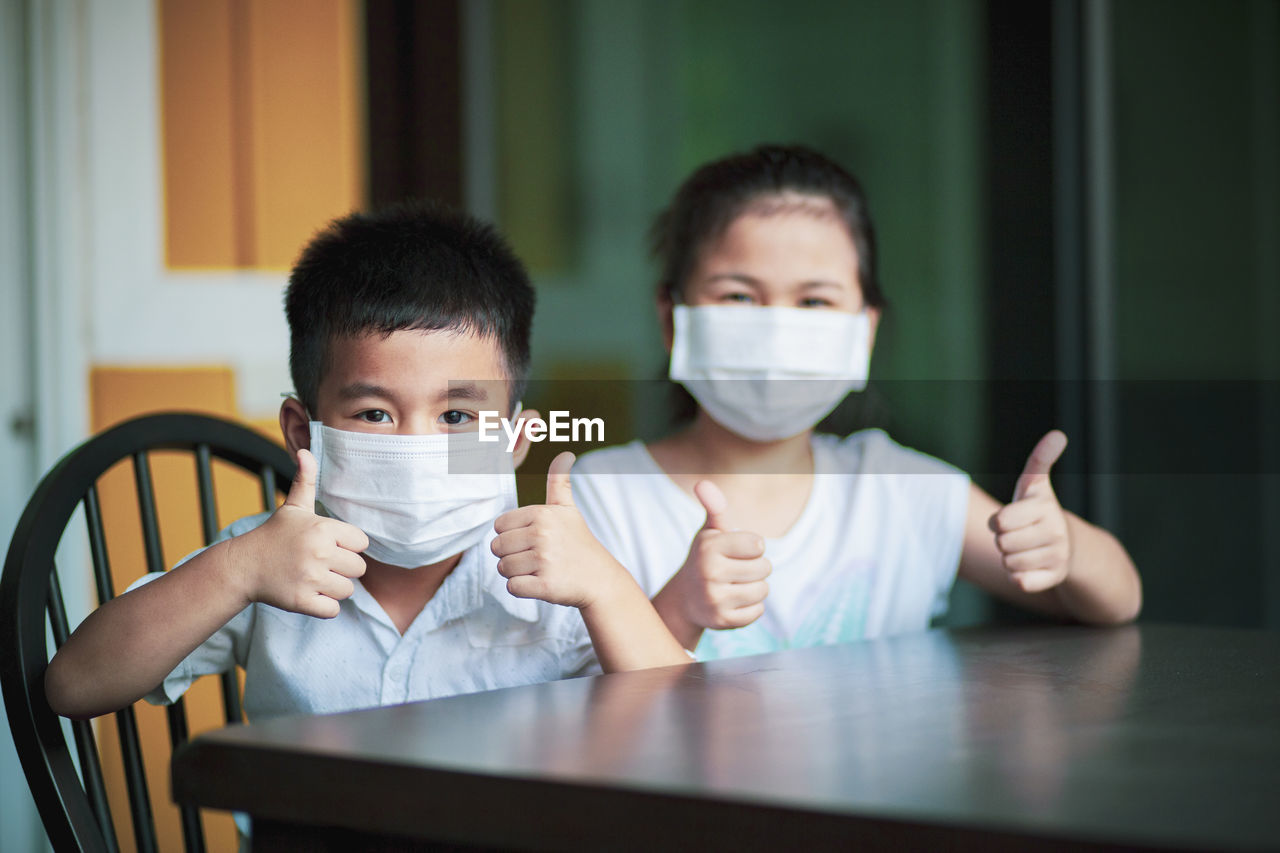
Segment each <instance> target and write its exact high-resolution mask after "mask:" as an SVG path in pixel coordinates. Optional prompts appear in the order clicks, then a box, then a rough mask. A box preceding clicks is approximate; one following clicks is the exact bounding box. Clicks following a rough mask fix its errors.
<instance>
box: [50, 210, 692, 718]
mask: <svg viewBox="0 0 1280 853" xmlns="http://www.w3.org/2000/svg"><path fill="white" fill-rule="evenodd" d="M533 303H534V294H533V290H532V287H531V286H530V284H529V280H528V276H527V275H526V273H525V271H524V269H523V267H522V266H521V264H520V262H519V261H518V260H517V259H516V258H515V256H514V255H513V254H512V253H511V251H510V249H509V248H508V247H507V246H506V244H505V243H504V242H503V241H502V239H501V238H500V237H499V236H498V235H497V233H496V232H495V231H494V230H493V229H491V228H489V227H488V226H485V225H483V224H481V223H478V222H476V221H475V220H473V219H471V218H470V217H467V216H465V215H462V214H459V213H455V212H452V211H449V210H447V209H445V208H442V207H437V206H429V205H406V206H400V207H396V208H392V209H389V210H386V211H383V212H380V213H377V214H372V215H362V214H353V215H351V216H348V217H346V218H344V219H340V220H337V221H335V222H333V223H332V224H331V225H330V226H329V228H328V229H326V230H325V231H323V232H321V233H320V234H319V235H317V236H316V237H315V238H314V239H313V240H312V241H311V243H310V244H309V245H308V246H307V247H306V249H305V250H304V251H303V253H302V256H301V258H300V259H299V261H298V263H297V265H296V266H295V267H294V270H293V272H292V274H291V276H290V282H289V288H288V292H287V295H286V313H287V315H288V319H289V327H290V334H291V351H290V369H291V372H292V376H293V381H294V385H295V387H296V389H297V392H298V394H299V399H293V398H290V399H287V400H285V402H284V404H283V405H282V406H281V409H280V426H281V429H282V431H283V433H284V438H285V443H286V445H287V447H288V448H289V450H290V452H291V453H294V454H295V455H296V456H297V459H298V475H297V478H296V479H295V480H294V482H293V484H292V486H291V488H290V491H289V496H288V498H287V500H286V501H285V503H284V504H283V505H282V506H280V507H279V508H278V509H277V510H276V511H275V512H273V513H262V514H259V515H256V516H250V517H248V518H244V519H240V520H239V521H237V522H235V523H233V524H232V525H231V526H230V527H229V528H228V529H227V530H226V531H224V532H223V534H222V535H221V536H220V537H219V540H218V541H217V542H216V543H215V544H213V545H211V546H210V547H208V548H206V549H203V550H201V551H198V552H196V554H194V555H192V556H191V557H188V558H187V560H185V561H184V562H182V563H180V564H179V565H178V566H177V567H175V568H174V569H173V570H171V571H169V572H165V573H157V574H155V575H150V576H147V577H146V578H143V579H142V581H140V582H139V583H137V584H135V585H134V586H133V587H131V589H130V590H129V591H128V592H126V593H125V594H124V595H121V596H119V597H118V598H116V599H114V600H112V601H110V602H108V603H107V604H105V605H103V606H102V607H101V608H99V609H98V610H97V611H95V612H94V613H92V614H90V616H89V618H87V619H86V620H85V621H84V623H83V624H82V625H81V626H80V627H79V628H78V629H77V630H76V632H75V634H74V635H73V636H72V637H71V639H70V640H69V641H68V642H67V643H66V644H65V645H64V646H63V648H62V649H61V650H59V652H58V653H57V655H55V657H54V659H53V660H52V661H51V662H50V664H49V669H48V671H47V673H46V676H45V691H46V694H47V696H48V699H49V704H50V706H51V707H52V708H53V709H54V710H55V711H57V712H58V713H60V714H63V715H65V716H69V717H76V718H87V717H92V716H96V715H98V714H103V713H108V712H110V711H114V710H116V709H118V708H121V707H124V706H126V705H128V704H131V703H132V702H134V701H136V700H137V699H138V698H140V697H142V696H144V695H145V696H146V698H148V700H150V701H153V702H157V703H167V702H172V701H174V700H175V699H176V698H177V697H178V696H180V695H181V694H182V692H183V691H185V690H186V688H187V687H188V686H189V685H190V684H191V683H192V682H193V681H194V680H195V679H196V678H197V677H199V676H200V675H204V674H208V673H213V672H221V671H225V670H227V669H229V668H230V667H232V666H233V665H236V664H239V665H241V666H243V667H244V668H245V676H246V678H245V696H244V706H245V712H246V714H247V715H248V716H249V717H250V719H254V720H260V719H266V718H269V717H273V716H278V715H282V714H287V713H299V712H305V713H329V712H337V711H343V710H350V709H353V708H358V707H366V706H372V705H381V704H390V703H395V702H405V701H413V700H418V699H427V698H431V697H435V696H444V695H450V694H454V693H464V692H471V691H477V690H486V689H491V688H496V687H503V686H509V685H514V684H524V683H532V682H535V681H543V680H549V679H554V678H561V677H565V676H570V675H575V674H581V673H584V672H587V671H591V670H592V669H594V668H595V667H596V666H597V663H598V665H599V667H600V668H602V669H603V670H605V671H614V670H623V669H637V668H642V667H647V666H658V665H664V664H675V663H683V662H687V660H688V657H687V656H686V655H685V653H684V651H683V650H682V649H681V647H680V646H679V644H678V643H677V642H676V641H675V639H674V638H673V637H672V636H671V634H670V633H669V632H668V631H667V629H666V628H665V626H664V625H663V624H662V621H661V619H660V618H659V617H658V615H657V613H656V612H655V611H654V610H653V609H652V607H651V606H650V605H649V603H648V601H647V600H646V598H645V596H644V594H643V593H642V592H641V590H640V588H639V586H638V585H636V583H635V582H634V581H633V580H632V579H631V577H630V575H629V574H628V573H627V572H626V570H625V569H623V568H622V567H621V566H620V565H619V564H618V563H617V561H615V560H614V559H613V558H612V557H611V556H610V555H609V554H608V552H607V551H605V550H604V548H603V547H602V546H600V544H599V543H598V542H596V540H595V539H594V538H593V537H592V536H591V534H590V533H589V532H588V531H587V528H586V525H585V524H584V523H583V521H582V518H581V516H579V515H578V513H577V510H576V509H574V507H573V501H572V497H571V495H570V490H569V475H568V472H569V466H570V465H571V464H572V462H573V459H572V455H571V454H562V455H561V456H560V457H558V458H557V459H556V460H555V461H554V462H553V463H552V466H551V470H550V471H549V472H548V481H547V497H548V505H546V506H531V507H523V508H520V509H514V507H515V486H514V466H516V465H518V464H519V463H520V462H521V461H522V460H523V459H524V457H525V455H526V454H527V452H528V440H527V439H526V438H524V437H522V438H521V440H520V442H519V443H518V444H517V445H516V447H515V449H514V452H513V453H512V454H503V453H502V452H501V451H500V450H499V451H496V452H495V451H494V450H492V449H491V448H493V447H495V445H479V444H476V443H475V441H474V437H475V433H474V430H475V429H476V422H477V420H478V412H479V411H482V410H495V409H496V410H498V411H499V412H500V413H501V415H502V416H503V417H512V414H511V413H512V410H513V408H514V402H515V401H516V400H518V399H519V397H520V392H521V391H522V389H523V385H524V380H525V373H526V370H527V368H528V361H529V329H530V325H531V321H532V315H533ZM525 414H526V415H527V416H530V417H533V416H536V412H526V413H525ZM499 447H500V446H499ZM451 468H452V469H453V473H450V469H451ZM317 509H319V510H320V513H317ZM495 518H496V522H495ZM495 530H496V532H497V534H498V535H497V536H496V537H495V536H493V533H494V532H495ZM504 578H505V579H506V580H505V581H504ZM513 596H519V597H518V598H517V597H513ZM557 605H567V606H557ZM570 608H577V610H578V613H580V614H581V617H579V615H578V613H575V612H574V611H573V610H572V609H570ZM593 647H594V648H593Z"/></svg>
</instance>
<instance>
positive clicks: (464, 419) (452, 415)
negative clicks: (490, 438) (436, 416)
mask: <svg viewBox="0 0 1280 853" xmlns="http://www.w3.org/2000/svg"><path fill="white" fill-rule="evenodd" d="M440 420H441V422H442V423H444V424H445V425H446V426H462V425H463V424H468V423H471V421H472V417H471V415H469V414H468V413H466V412H460V411H458V410H457V409H450V410H449V411H447V412H445V413H444V414H443V415H441V416H440Z"/></svg>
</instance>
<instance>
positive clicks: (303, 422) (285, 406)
mask: <svg viewBox="0 0 1280 853" xmlns="http://www.w3.org/2000/svg"><path fill="white" fill-rule="evenodd" d="M280 433H281V435H283V436H284V446H285V447H287V448H288V449H289V453H290V455H292V456H297V455H298V451H299V450H301V449H304V448H305V449H307V450H310V449H311V418H310V417H308V416H307V407H306V406H304V405H302V402H301V401H299V400H298V399H296V398H294V397H286V398H285V401H284V402H283V403H281V404H280Z"/></svg>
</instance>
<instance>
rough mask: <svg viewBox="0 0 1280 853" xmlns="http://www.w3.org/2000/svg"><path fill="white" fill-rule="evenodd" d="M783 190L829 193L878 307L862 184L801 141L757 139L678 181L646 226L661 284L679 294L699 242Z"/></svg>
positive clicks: (868, 297) (865, 291) (880, 297)
mask: <svg viewBox="0 0 1280 853" xmlns="http://www.w3.org/2000/svg"><path fill="white" fill-rule="evenodd" d="M788 192H791V193H797V194H799V195H806V196H816V197H819V198H825V199H828V200H830V202H831V204H832V205H833V206H834V207H835V210H836V213H837V214H838V215H839V216H840V219H841V220H842V221H843V222H844V224H845V227H846V228H848V230H849V237H850V239H852V240H853V246H854V248H855V249H856V250H857V253H858V283H859V284H860V285H861V286H862V301H863V302H864V303H865V304H866V305H869V306H871V307H872V308H883V307H884V305H885V298H884V294H883V293H882V292H881V290H880V279H879V276H878V275H877V273H876V235H875V228H874V227H873V226H872V224H871V214H870V213H869V212H868V210H867V199H866V195H865V194H864V193H863V191H862V185H861V184H859V183H858V180H857V178H855V177H853V175H851V174H849V173H848V172H847V171H845V170H844V169H843V168H842V167H841V166H840V164H839V163H836V162H835V161H834V160H832V159H830V158H828V157H826V156H824V155H822V154H820V153H818V152H817V151H814V150H813V149H812V148H806V147H805V146H803V145H761V146H759V147H757V148H754V149H752V150H751V151H746V152H743V153H741V154H733V155H730V156H728V157H724V158H722V159H720V160H715V161H712V162H710V163H706V164H704V165H702V166H701V167H699V168H698V170H697V171H695V172H694V173H693V174H692V175H690V176H689V177H688V178H687V179H686V180H685V182H684V183H683V184H681V185H680V188H679V189H678V190H676V194H675V197H674V198H672V200H671V204H670V205H669V206H668V207H667V208H666V209H665V210H663V211H662V212H661V213H660V214H659V215H658V217H657V219H656V220H655V221H654V223H653V227H652V228H651V229H650V232H649V239H650V246H651V249H652V251H653V255H654V257H655V258H656V259H657V260H658V263H659V264H661V266H662V272H661V276H662V278H661V280H660V285H659V286H660V288H661V289H662V292H664V293H665V294H666V295H667V296H668V297H670V298H671V301H672V302H680V301H681V296H682V291H683V289H684V285H685V281H686V280H687V279H688V277H689V274H690V273H691V272H692V271H693V268H694V265H695V264H696V263H697V261H698V257H699V255H701V253H702V250H703V249H705V248H706V247H707V246H708V245H709V244H710V243H711V242H712V241H714V240H717V239H719V238H720V237H721V236H722V235H723V234H724V232H725V230H726V229H727V228H728V227H729V226H730V225H732V224H733V221H734V220H735V219H737V218H738V217H739V216H740V215H742V214H743V213H745V212H747V211H748V210H749V209H751V208H752V206H753V205H756V204H760V203H762V202H765V203H767V202H768V201H769V200H770V198H771V197H776V196H779V195H782V194H784V193H788ZM766 206H767V205H766Z"/></svg>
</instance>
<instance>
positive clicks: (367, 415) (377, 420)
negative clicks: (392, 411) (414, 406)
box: [356, 409, 391, 424]
mask: <svg viewBox="0 0 1280 853" xmlns="http://www.w3.org/2000/svg"><path fill="white" fill-rule="evenodd" d="M356 417H357V418H359V419H360V420H362V421H364V422H365V423H367V424H386V423H390V422H391V415H389V414H387V413H386V412H384V411H383V410H382V409H369V410H368V411H366V412H361V413H360V414H358V415H356Z"/></svg>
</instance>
